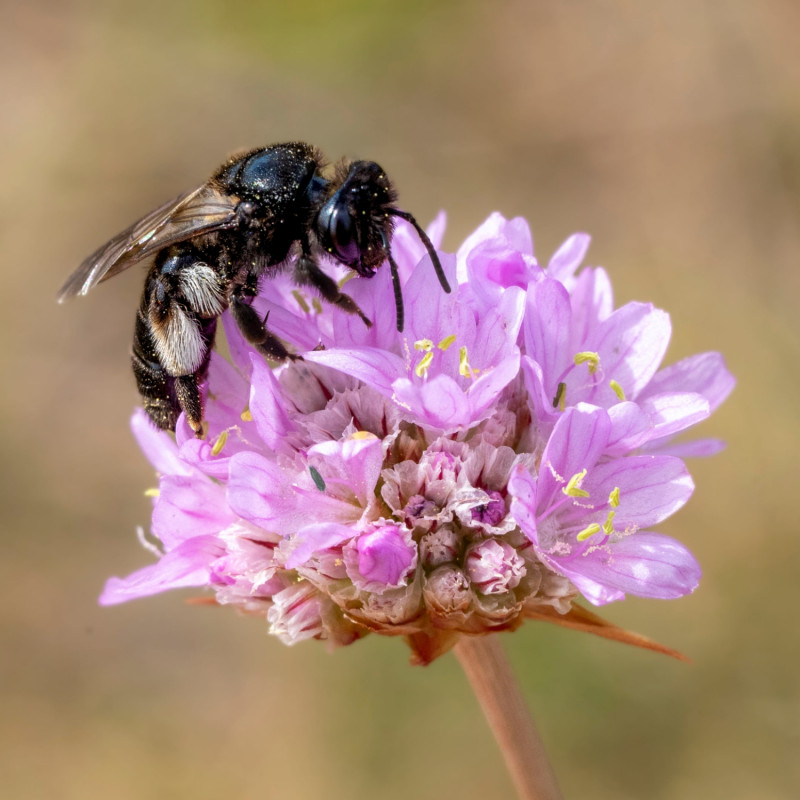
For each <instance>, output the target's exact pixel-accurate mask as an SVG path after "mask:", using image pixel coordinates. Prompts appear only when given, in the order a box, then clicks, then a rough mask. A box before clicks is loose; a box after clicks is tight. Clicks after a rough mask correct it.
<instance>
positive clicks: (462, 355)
mask: <svg viewBox="0 0 800 800" xmlns="http://www.w3.org/2000/svg"><path fill="white" fill-rule="evenodd" d="M478 372H480V370H477V369H472V367H471V366H470V365H469V361H468V360H467V348H466V346H464V347H461V348H460V349H459V351H458V374H459V375H463V376H464V377H465V378H474V377H475V376H476V375H477V374H478Z"/></svg>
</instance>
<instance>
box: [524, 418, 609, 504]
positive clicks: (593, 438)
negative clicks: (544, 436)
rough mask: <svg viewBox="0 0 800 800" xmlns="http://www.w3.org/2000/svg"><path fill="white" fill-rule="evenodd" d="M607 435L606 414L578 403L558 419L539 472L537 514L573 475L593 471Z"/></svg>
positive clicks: (607, 422) (604, 445)
mask: <svg viewBox="0 0 800 800" xmlns="http://www.w3.org/2000/svg"><path fill="white" fill-rule="evenodd" d="M610 431H611V420H610V418H609V416H608V412H607V411H605V409H602V408H597V407H595V406H588V405H586V404H584V403H580V404H579V405H578V406H576V407H575V408H568V409H567V410H566V411H565V412H564V413H563V414H562V415H561V416H560V417H559V420H558V422H556V425H555V428H553V433H552V434H551V435H550V441H549V442H548V443H547V446H546V447H545V449H544V453H543V454H542V462H541V466H540V468H539V490H538V495H539V504H538V511H539V512H540V513H541V512H543V511H544V510H545V508H546V507H547V506H548V505H549V504H550V502H551V501H552V500H553V497H554V495H555V494H556V492H557V491H558V490H559V489H561V488H563V487H564V486H565V485H566V483H567V481H569V479H570V478H571V477H572V476H573V475H575V474H576V473H578V472H581V471H582V470H584V469H585V470H588V471H591V470H592V467H594V465H595V464H596V463H597V459H598V458H600V456H601V454H602V453H603V451H604V450H605V447H606V444H607V443H608V436H609V433H610ZM590 474H591V472H590Z"/></svg>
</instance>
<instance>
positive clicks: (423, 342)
mask: <svg viewBox="0 0 800 800" xmlns="http://www.w3.org/2000/svg"><path fill="white" fill-rule="evenodd" d="M455 342H456V335H455V334H454V333H451V334H450V335H449V336H445V337H444V339H442V340H441V341H440V342H439V343H438V344H436V345H435V349H436V350H441V351H442V352H444V351H445V350H448V349H449V348H450V346H451V345H453V344H455ZM414 349H415V350H418V351H420V352H422V353H424V355H423V356H422V358H421V359H420V360H419V362H418V363H417V365H416V366H415V367H414V374H415V375H416V376H417V377H418V378H424V377H426V376H427V374H428V370H429V369H430V366H431V364H432V363H433V359H434V356H435V354H436V353H435V350H434V344H433V340H431V339H417V341H416V342H414ZM479 372H480V370H478V369H473V368H472V367H471V366H470V364H469V357H468V354H467V348H466V346H461V347H460V348H459V351H458V374H459V375H461V376H463V377H464V378H474V377H475V376H476V375H477V374H478V373H479Z"/></svg>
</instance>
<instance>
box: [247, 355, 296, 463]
mask: <svg viewBox="0 0 800 800" xmlns="http://www.w3.org/2000/svg"><path fill="white" fill-rule="evenodd" d="M250 359H251V363H252V365H253V368H252V384H251V387H250V400H249V408H250V413H251V414H252V415H253V422H255V425H256V429H257V430H258V434H259V436H260V437H261V438H262V440H263V441H264V444H266V445H267V447H269V448H270V450H273V451H274V452H276V453H291V452H292V447H291V446H290V444H289V438H290V437H292V436H293V435H294V434H295V433H296V426H295V424H294V423H293V422H292V421H291V419H290V418H289V414H288V411H287V407H286V406H287V404H286V399H285V398H284V396H283V391H282V389H281V385H280V384H279V383H278V380H277V379H276V377H275V373H274V372H273V371H272V369H271V368H270V367H269V365H268V364H267V363H266V361H264V359H263V358H262V357H261V356H260V355H259V354H258V353H252V354H251V356H250Z"/></svg>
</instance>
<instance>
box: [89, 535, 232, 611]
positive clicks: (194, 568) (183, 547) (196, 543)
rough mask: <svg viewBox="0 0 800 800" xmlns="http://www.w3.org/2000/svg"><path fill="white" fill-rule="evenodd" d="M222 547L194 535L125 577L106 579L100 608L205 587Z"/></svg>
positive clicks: (217, 542) (210, 540)
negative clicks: (173, 591) (185, 587)
mask: <svg viewBox="0 0 800 800" xmlns="http://www.w3.org/2000/svg"><path fill="white" fill-rule="evenodd" d="M224 550H225V548H224V546H223V545H222V543H221V542H220V541H219V539H217V538H216V537H215V536H196V537H195V538H193V539H189V540H188V541H185V542H183V543H181V544H180V545H178V547H176V548H175V549H174V550H172V551H170V552H169V553H166V554H165V555H163V556H161V558H160V559H159V561H158V563H156V564H151V565H150V566H148V567H144V568H142V569H140V570H137V571H136V572H134V573H132V574H131V575H129V576H128V577H127V578H109V580H108V582H107V583H106V586H105V589H103V593H102V594H101V595H100V599H99V601H98V602H99V603H100V605H101V606H112V605H116V604H117V603H124V602H126V601H128V600H135V599H136V598H138V597H148V596H149V595H153V594H158V593H159V592H165V591H167V590H168V589H179V588H182V587H184V586H206V585H207V584H208V582H209V577H210V574H211V570H210V566H211V564H212V562H213V561H214V560H215V559H216V558H218V557H219V556H221V555H222V554H223V552H224Z"/></svg>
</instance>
